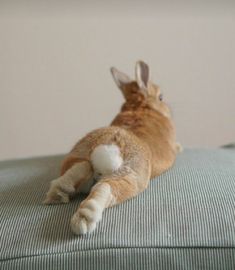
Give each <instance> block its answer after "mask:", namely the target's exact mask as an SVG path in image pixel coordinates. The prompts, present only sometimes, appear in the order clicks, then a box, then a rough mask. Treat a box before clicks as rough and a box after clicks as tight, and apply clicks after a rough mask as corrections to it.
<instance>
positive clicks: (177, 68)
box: [0, 1, 235, 160]
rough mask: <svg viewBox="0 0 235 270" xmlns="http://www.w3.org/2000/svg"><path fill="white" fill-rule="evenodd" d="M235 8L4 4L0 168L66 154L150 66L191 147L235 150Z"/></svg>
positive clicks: (0, 13)
mask: <svg viewBox="0 0 235 270" xmlns="http://www.w3.org/2000/svg"><path fill="white" fill-rule="evenodd" d="M234 7H235V6H234V4H232V1H221V2H219V1H207V2H205V1H201V2H200V1H197V2H196V1H195V2H189V1H188V2H176V1H174V2H173V1H172V2H168V1H164V2H163V1H162V2H161V1H142V2H138V1H133V2H131V1H129V2H128V1H123V2H122V1H115V2H112V1H107V2H105V1H103V2H102V1H86V4H84V3H83V4H81V2H79V1H76V2H75V1H74V2H73V1H63V2H60V1H46V2H43V1H18V2H16V1H15V2H14V1H0V159H1V160H3V159H10V158H22V157H29V156H40V155H49V154H57V153H65V152H67V151H69V150H70V148H71V147H72V146H73V144H74V143H75V142H76V141H77V140H78V139H79V138H80V137H81V136H83V135H84V134H85V133H87V132H88V131H90V130H91V129H95V128H97V127H101V126H105V125H108V124H109V123H110V121H111V120H112V119H113V117H114V116H115V114H116V113H117V112H118V110H119V108H120V106H121V104H122V102H123V98H122V96H121V93H120V92H119V90H118V89H117V87H116V86H115V84H114V82H113V80H112V78H111V75H110V71H109V68H110V67H111V66H116V67H117V68H119V69H120V70H123V71H125V72H126V73H128V74H129V75H131V76H133V75H134V65H135V62H136V60H139V59H143V60H145V61H146V62H147V63H149V65H150V67H151V73H152V78H153V80H154V81H155V82H156V83H158V84H159V85H160V86H161V88H162V91H163V93H164V99H165V100H166V101H167V102H168V103H169V104H170V106H171V108H172V111H173V115H174V119H175V123H176V128H177V137H178V140H179V141H180V142H181V143H182V144H183V145H184V146H186V147H217V146H219V145H222V144H225V143H228V142H230V141H235V106H234V103H235V16H234V15H235V8H234Z"/></svg>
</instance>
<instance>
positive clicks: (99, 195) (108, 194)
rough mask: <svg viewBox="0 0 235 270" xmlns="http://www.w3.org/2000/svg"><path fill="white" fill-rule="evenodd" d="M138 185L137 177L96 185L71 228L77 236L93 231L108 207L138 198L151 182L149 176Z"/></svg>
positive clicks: (127, 177)
mask: <svg viewBox="0 0 235 270" xmlns="http://www.w3.org/2000/svg"><path fill="white" fill-rule="evenodd" d="M142 182H143V185H138V180H137V179H136V177H135V175H132V174H126V175H121V176H110V178H108V177H107V178H105V179H102V178H101V180H100V181H99V182H98V183H97V184H96V185H94V187H93V188H92V189H91V192H90V194H89V196H88V197H87V198H86V199H85V200H84V201H83V202H82V203H81V204H80V206H79V208H78V210H77V212H76V213H75V214H74V215H73V217H72V219H71V228H72V231H73V232H74V233H75V234H85V233H89V232H91V231H93V230H94V229H95V228H96V225H97V223H98V222H99V221H100V220H101V218H102V213H103V211H104V209H105V208H106V207H111V206H113V205H116V204H118V203H121V202H123V201H125V200H128V199H130V198H132V197H134V196H136V195H137V194H138V193H139V192H141V191H143V190H144V189H145V188H146V187H147V185H148V182H149V178H148V176H146V178H144V179H142Z"/></svg>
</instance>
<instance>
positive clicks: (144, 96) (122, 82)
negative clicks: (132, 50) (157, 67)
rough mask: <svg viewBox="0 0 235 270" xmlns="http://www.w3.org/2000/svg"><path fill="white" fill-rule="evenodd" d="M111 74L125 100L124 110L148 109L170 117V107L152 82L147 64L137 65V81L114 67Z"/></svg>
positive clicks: (141, 62) (140, 62)
mask: <svg viewBox="0 0 235 270" xmlns="http://www.w3.org/2000/svg"><path fill="white" fill-rule="evenodd" d="M111 73H112V75H113V78H114V81H115V82H116V84H117V86H118V87H119V88H120V90H121V91H122V94H123V96H124V98H125V103H124V105H123V107H122V109H123V110H125V109H132V110H136V109H138V108H148V109H152V110H156V111H158V112H160V113H162V114H163V115H165V116H167V117H170V110H169V107H168V106H167V104H166V103H165V102H164V101H163V96H162V94H161V92H160V88H159V87H158V86H157V85H156V84H154V83H152V82H151V81H150V72H149V67H148V65H147V64H146V63H144V62H143V61H138V62H137V63H136V68H135V76H136V80H135V81H134V80H132V79H131V78H130V77H129V76H127V75H126V74H124V73H123V72H121V71H119V70H117V69H116V68H114V67H112V68H111Z"/></svg>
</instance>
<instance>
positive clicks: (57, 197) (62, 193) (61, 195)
mask: <svg viewBox="0 0 235 270" xmlns="http://www.w3.org/2000/svg"><path fill="white" fill-rule="evenodd" d="M73 193H74V188H73V187H72V186H71V185H69V183H67V182H66V181H64V179H63V178H58V179H55V180H53V181H52V182H51V186H50V189H49V191H48V192H47V195H46V199H45V200H44V202H43V203H44V204H58V203H68V202H69V195H70V194H73Z"/></svg>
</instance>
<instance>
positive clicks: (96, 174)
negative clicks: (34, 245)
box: [44, 61, 181, 235]
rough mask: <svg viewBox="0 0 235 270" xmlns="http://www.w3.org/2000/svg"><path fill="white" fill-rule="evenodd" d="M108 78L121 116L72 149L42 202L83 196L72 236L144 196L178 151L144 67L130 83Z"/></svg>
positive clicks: (122, 76) (116, 73)
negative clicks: (118, 98)
mask: <svg viewBox="0 0 235 270" xmlns="http://www.w3.org/2000/svg"><path fill="white" fill-rule="evenodd" d="M111 73H112V75H113V78H114V81H115V82H116V84H117V86H118V88H119V89H120V90H121V92H122V94H123V96H124V98H125V102H124V104H123V105H122V107H121V111H120V112H119V113H118V115H117V116H116V117H115V119H114V120H113V121H112V123H111V125H110V126H109V127H104V128H100V129H97V130H94V131H92V132H90V133H89V134H87V135H86V136H85V137H84V138H82V139H81V140H80V141H79V142H78V143H77V144H76V145H75V146H74V147H73V149H72V150H71V152H70V153H69V154H68V155H67V156H66V157H65V159H64V161H63V162H62V167H61V176H60V177H59V178H57V179H55V180H53V181H52V182H51V185H50V189H49V191H48V193H47V195H46V199H45V201H44V203H45V204H54V203H68V202H69V200H70V198H72V197H73V196H75V195H76V194H78V193H80V192H81V193H88V196H87V197H86V199H84V200H83V201H82V202H81V204H80V206H79V208H78V210H77V211H76V212H75V214H74V215H73V217H72V219H71V229H72V231H73V232H74V233H75V234H77V235H83V234H86V233H90V232H92V231H93V230H94V229H95V228H96V226H97V223H98V222H99V221H100V220H101V218H102V213H103V211H104V209H105V208H107V207H112V206H114V205H117V204H120V203H122V202H124V201H126V200H128V199H130V198H132V197H134V196H136V195H138V194H139V193H140V192H142V191H144V190H145V189H146V188H147V187H148V184H149V182H150V179H153V178H154V177H156V176H158V175H160V174H162V173H163V172H165V171H166V170H168V169H169V168H170V167H171V166H172V165H173V163H174V161H175V159H176V155H177V153H178V152H179V151H180V150H181V147H180V145H179V144H178V143H176V141H175V128H174V125H173V122H172V118H171V113H170V109H169V107H168V105H167V104H166V103H165V102H164V101H163V97H162V94H161V92H160V89H159V87H158V86H157V85H155V84H154V83H152V82H151V81H150V78H149V77H150V71H149V67H148V65H147V64H146V63H144V62H143V61H138V62H137V63H136V67H135V77H136V80H135V81H134V80H132V79H131V78H130V77H128V76H127V75H126V74H124V73H122V72H120V71H119V70H117V69H116V68H114V67H113V68H111Z"/></svg>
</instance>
